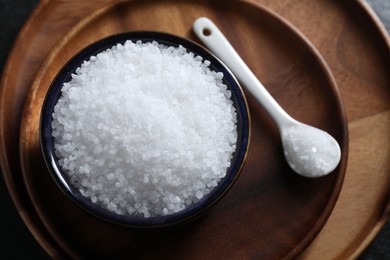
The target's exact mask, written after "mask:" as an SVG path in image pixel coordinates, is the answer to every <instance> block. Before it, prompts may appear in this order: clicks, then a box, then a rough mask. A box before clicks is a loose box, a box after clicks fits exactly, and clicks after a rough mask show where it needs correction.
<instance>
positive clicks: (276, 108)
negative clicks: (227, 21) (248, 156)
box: [193, 17, 295, 129]
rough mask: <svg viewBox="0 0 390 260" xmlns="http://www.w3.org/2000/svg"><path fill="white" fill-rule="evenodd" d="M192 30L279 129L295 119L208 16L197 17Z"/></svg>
mask: <svg viewBox="0 0 390 260" xmlns="http://www.w3.org/2000/svg"><path fill="white" fill-rule="evenodd" d="M193 30H194V32H195V34H196V35H197V36H198V37H199V39H200V40H201V41H202V42H203V43H204V44H205V45H206V46H207V47H208V48H209V49H210V50H211V51H212V52H213V53H214V54H215V55H216V56H217V57H218V58H220V59H221V60H222V61H223V62H224V63H225V64H226V65H227V66H228V68H229V69H230V70H231V71H232V72H233V74H234V75H235V76H236V77H237V79H238V80H239V81H240V82H241V83H242V84H243V85H245V87H246V89H247V90H249V91H250V93H251V94H252V95H253V96H254V97H255V98H256V100H257V101H258V102H260V104H262V105H263V107H264V108H265V110H266V111H267V112H268V114H269V115H270V116H271V117H272V119H273V120H274V121H275V123H276V124H277V125H278V127H279V129H283V127H285V126H288V125H290V123H291V122H293V121H295V120H294V119H293V118H292V117H290V116H289V115H288V114H287V113H286V111H284V110H283V108H282V107H281V106H280V105H279V104H278V103H277V102H276V101H275V99H274V98H273V97H272V96H271V94H269V93H268V91H267V90H266V89H265V87H264V86H263V84H261V82H260V81H259V80H258V79H257V77H256V76H255V75H254V74H253V72H252V71H251V70H250V69H249V67H248V66H247V65H246V64H245V62H244V61H243V60H242V59H241V57H240V56H239V55H238V53H237V52H236V51H235V49H234V48H233V46H232V45H231V44H230V43H229V41H228V40H227V39H226V38H225V36H224V35H223V34H222V32H221V31H220V30H219V29H218V27H217V26H216V25H215V24H214V23H213V22H212V21H211V20H210V19H208V18H206V17H201V18H198V19H197V20H196V21H195V23H194V25H193Z"/></svg>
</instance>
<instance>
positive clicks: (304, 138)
mask: <svg viewBox="0 0 390 260" xmlns="http://www.w3.org/2000/svg"><path fill="white" fill-rule="evenodd" d="M327 135H328V134H327V133H326V132H324V131H322V130H319V129H316V128H313V127H310V126H307V125H297V126H293V127H289V128H287V129H285V130H284V131H283V133H282V140H283V147H284V154H285V156H286V159H287V161H288V163H289V165H290V167H291V168H292V169H293V170H294V171H296V172H298V173H300V174H302V175H303V176H306V177H320V176H323V175H326V174H327V173H329V172H331V171H333V170H334V169H335V167H336V166H337V165H338V162H339V160H340V150H339V149H338V148H337V143H335V142H334V141H333V139H332V138H328V137H327Z"/></svg>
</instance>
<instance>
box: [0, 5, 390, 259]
mask: <svg viewBox="0 0 390 260" xmlns="http://www.w3.org/2000/svg"><path fill="white" fill-rule="evenodd" d="M84 2H86V3H84ZM84 2H82V3H79V2H77V1H63V2H56V1H46V2H45V3H41V4H40V5H39V7H38V8H37V10H36V11H35V12H34V14H33V16H32V17H31V18H30V20H29V22H28V23H27V25H26V26H25V28H24V30H23V31H22V32H21V34H20V36H19V38H18V40H17V42H16V44H15V47H14V51H13V52H12V54H11V55H10V58H9V61H8V64H7V67H6V68H5V72H4V76H3V80H2V89H1V90H2V92H1V101H2V102H1V127H0V130H1V140H2V150H1V151H2V154H1V155H2V156H1V160H2V161H1V163H2V168H3V172H4V177H5V179H6V182H7V185H8V188H9V190H10V193H11V195H12V196H13V199H14V202H15V204H16V206H17V208H18V210H19V211H20V213H21V215H22V217H23V219H24V221H25V222H26V224H27V226H28V227H29V228H30V230H31V231H32V233H33V234H34V235H35V237H36V238H37V240H38V241H39V242H40V243H41V245H42V246H43V247H44V248H45V249H46V251H47V252H48V253H49V255H51V256H53V257H55V256H58V255H63V254H64V253H65V252H64V251H63V249H64V248H71V246H70V245H69V243H72V241H62V242H63V244H61V245H59V244H58V234H53V230H48V229H47V222H46V221H45V220H44V219H43V221H44V222H45V225H43V222H42V216H39V215H38V214H37V211H36V208H34V207H33V204H32V202H31V200H30V198H29V197H28V195H27V193H26V189H25V186H24V181H23V179H22V174H21V171H20V162H19V160H18V152H19V151H18V149H17V148H15V145H13V144H16V143H18V134H17V131H18V128H19V120H20V118H21V108H22V106H23V104H24V103H25V100H26V95H27V92H28V89H29V86H30V84H31V82H32V78H33V76H34V75H35V73H36V71H37V68H38V67H39V65H40V64H41V62H42V60H43V59H44V57H45V55H47V53H48V51H49V50H50V49H51V48H52V46H54V45H55V43H56V41H57V40H58V39H60V38H61V37H62V35H63V34H64V33H66V32H67V31H68V30H69V29H70V28H73V26H74V25H75V23H77V22H78V21H79V20H80V19H81V18H82V17H84V16H86V15H87V14H89V13H90V12H91V11H93V10H96V9H98V8H100V7H101V6H102V5H105V4H109V1H94V2H93V3H88V2H87V1H84ZM169 2H172V1H169ZM169 2H167V3H169ZM256 2H259V3H262V4H264V5H265V6H267V7H269V8H271V9H273V10H275V11H276V12H278V13H279V14H282V15H283V16H284V17H285V18H287V19H288V20H290V21H291V22H293V23H294V24H295V25H296V26H298V27H299V29H300V30H301V31H302V32H303V33H304V34H305V35H306V36H307V37H309V39H310V40H311V41H312V42H313V43H314V45H315V46H316V47H317V48H318V49H319V50H320V52H321V54H322V55H323V56H324V57H325V59H326V60H327V62H328V64H329V65H330V67H331V69H332V71H333V73H334V75H335V76H336V80H337V83H338V85H339V87H340V89H341V93H342V95H343V98H344V100H345V103H346V109H347V113H348V116H349V122H348V123H349V127H350V131H351V147H350V162H349V165H348V169H347V175H346V183H345V185H344V188H343V190H342V193H341V196H340V199H339V202H338V203H337V205H336V208H335V210H334V212H333V213H332V215H331V217H330V219H329V221H328V223H327V224H326V225H325V228H324V229H323V230H322V231H321V233H320V235H319V236H318V237H317V239H316V240H315V241H314V243H312V245H311V246H310V247H309V249H308V250H307V251H306V252H305V253H304V254H303V256H304V257H315V256H317V257H318V256H322V257H326V256H328V257H348V256H351V255H354V254H355V255H356V254H357V253H358V252H360V250H362V248H363V247H364V245H365V244H366V243H367V242H368V241H370V239H371V238H372V236H373V235H374V234H375V232H376V231H377V230H378V228H379V227H380V226H381V225H382V223H383V222H384V220H385V219H386V218H387V216H388V214H389V212H388V211H389V210H388V208H387V210H386V205H387V203H388V198H387V196H388V194H387V192H388V190H389V186H390V183H389V182H390V180H389V176H388V175H387V173H388V170H389V163H388V161H387V158H388V155H389V138H388V134H387V133H388V132H389V125H390V124H389V103H390V102H389V89H388V86H389V82H390V81H389V76H388V75H387V73H386V69H385V68H388V67H389V57H388V56H389V52H388V48H389V47H388V46H389V45H388V40H387V39H386V38H385V37H384V35H385V34H384V33H383V29H382V30H381V29H378V28H379V27H378V25H377V21H376V20H374V19H373V18H372V17H371V16H370V15H368V13H367V11H366V7H364V6H363V5H362V4H361V3H360V2H358V3H355V2H354V3H351V4H350V5H346V4H342V3H338V2H337V1H334V2H331V1H316V2H315V4H314V3H313V2H310V1H308V0H307V1H302V2H299V3H298V2H296V1H278V2H277V3H275V2H276V1H256ZM143 3H145V4H147V1H146V2H143ZM186 3H187V2H186ZM217 7H218V6H216V8H217ZM362 7H363V8H362ZM255 10H257V9H255ZM118 11H121V10H118ZM175 11H176V12H177V10H176V9H175V8H172V9H170V12H173V13H175ZM70 13H71V14H72V15H69V14H70ZM148 15H149V16H151V17H153V16H154V15H156V13H153V14H151V13H148V14H145V17H148ZM223 17H224V16H221V17H220V18H221V19H224V18H223ZM325 22H326V23H325ZM340 24H341V25H342V26H340ZM103 26H104V25H103ZM119 26H123V25H119ZM318 28H320V29H321V33H319V32H318V31H317V29H318ZM73 30H77V28H76V29H73ZM30 50H34V51H30ZM361 50H365V52H362V51H361ZM356 53H360V54H361V55H359V56H357V55H355V54H356ZM69 54H70V53H69ZM11 72H12V73H11ZM270 75H272V74H270ZM36 80H39V79H36ZM356 83H359V84H356ZM274 94H275V93H274ZM5 101H7V102H5ZM284 102H287V105H288V100H286V101H284ZM285 105H286V104H285ZM15 112H16V114H15ZM367 126H372V127H374V129H375V131H371V129H370V128H367ZM366 129H368V130H366ZM369 142H370V143H371V144H370V145H371V146H370V149H365V148H366V146H367V143H369ZM378 150H379V151H380V152H379V153H376V151H378ZM373 154H375V156H373ZM364 158H369V159H371V160H370V161H367V160H365V159H364ZM371 171H372V172H375V175H370V176H369V178H368V176H367V175H366V174H367V173H370V172H371ZM36 174H39V173H36ZM26 179H27V178H26ZM30 188H31V187H30ZM43 188H47V187H43ZM36 189H38V188H36ZM49 189H50V188H49ZM53 192H56V190H53ZM34 203H35V204H36V201H34ZM65 206H66V205H65ZM38 212H39V210H38ZM65 213H66V214H69V212H65ZM77 214H78V213H76V214H75V215H77ZM352 216H353V217H354V218H353V221H352V222H351V221H350V219H352ZM350 223H353V225H349V224H350ZM200 224H203V223H200ZM48 231H50V233H49V232H48ZM367 235H368V238H366V237H367ZM54 238H56V240H55V239H54ZM335 238H337V239H335ZM245 242H247V241H244V240H243V241H242V243H243V244H245ZM236 246H237V245H236ZM302 248H303V247H302V246H301V247H296V250H295V251H292V254H290V256H291V255H294V254H296V253H297V252H299V250H301V249H302ZM80 250H82V248H75V250H74V251H75V252H71V253H75V254H77V252H79V251H80ZM68 253H69V252H68Z"/></svg>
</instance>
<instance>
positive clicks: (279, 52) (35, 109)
mask: <svg viewBox="0 0 390 260" xmlns="http://www.w3.org/2000/svg"><path fill="white" fill-rule="evenodd" d="M216 3H217V2H206V1H203V2H199V1H198V2H197V4H188V3H186V2H183V1H171V2H163V1H157V0H156V1H142V2H141V1H138V2H137V1H135V2H122V3H119V4H113V5H108V6H107V7H104V8H102V9H100V10H98V11H96V12H95V13H93V14H91V15H89V16H88V17H87V18H86V19H84V20H82V21H81V22H80V23H79V24H77V25H76V26H75V27H74V28H73V29H72V30H71V31H70V32H69V33H68V34H66V35H65V36H64V38H63V39H62V40H61V41H60V42H58V43H57V44H56V47H55V49H54V50H53V51H52V52H51V53H50V54H49V56H48V58H47V59H46V61H45V62H44V64H43V66H42V67H41V69H40V71H39V72H38V74H37V77H36V80H35V81H34V82H33V85H32V87H31V90H30V92H29V96H28V98H27V101H26V105H25V111H24V116H23V117H22V125H21V146H20V154H21V165H22V170H23V176H24V180H25V183H26V186H27V191H28V193H29V195H30V198H31V200H32V203H33V204H34V207H35V209H36V211H37V213H38V215H39V216H40V218H41V220H42V221H43V223H44V225H45V227H46V228H47V230H48V231H49V232H50V234H51V235H52V236H53V238H54V239H55V240H56V242H57V243H58V244H59V245H61V246H62V247H63V249H64V251H66V253H67V254H68V255H70V256H71V257H72V258H76V257H92V258H96V257H99V256H103V257H109V256H111V257H114V258H117V257H122V256H126V258H144V259H150V258H153V259H168V258H170V259H172V258H176V259H183V258H186V259H189V258H191V259H201V258H202V257H205V256H206V257H212V258H218V259H227V258H229V257H232V256H234V257H235V258H237V259H245V258H248V257H249V258H252V257H256V258H260V259H273V258H276V259H278V258H283V257H288V258H290V257H295V256H296V254H297V253H299V252H301V251H302V249H303V248H305V247H306V246H307V245H308V243H309V242H310V241H311V240H312V239H313V238H314V236H315V235H316V234H317V233H318V232H319V230H320V229H321V228H322V226H323V224H324V223H325V221H326V219H327V217H328V216H329V214H330V213H331V210H332V209H333V206H334V204H335V202H336V199H337V197H338V194H339V191H340V189H341V184H342V180H343V178H344V173H345V167H346V159H347V158H346V157H347V150H348V149H347V122H346V120H345V114H344V110H343V107H342V104H341V100H340V98H339V93H338V90H337V88H336V85H335V83H334V79H333V77H332V76H331V75H330V71H329V70H328V68H327V67H326V65H325V63H324V62H323V60H322V59H321V58H320V56H319V55H318V53H317V52H316V50H315V49H313V48H312V45H310V43H308V42H307V41H306V40H305V39H304V38H302V36H301V35H300V34H299V33H298V32H297V31H295V29H293V28H291V27H289V26H288V25H287V24H285V23H284V22H283V21H282V20H281V19H280V18H278V17H277V16H275V15H273V14H272V13H270V12H269V11H267V10H266V9H262V8H261V7H260V6H259V5H254V4H251V3H245V2H241V3H239V4H238V2H231V3H225V4H224V5H223V6H217V5H216ZM172 10H177V12H172ZM182 13H186V14H187V15H186V16H185V18H183V17H182V16H181V14H182ZM168 14H170V19H169V20H168V21H166V20H165V19H164V16H165V15H168ZM148 15H151V16H148ZM201 16H207V17H210V18H211V19H212V20H214V21H215V22H216V23H217V24H218V25H219V26H220V28H221V30H223V31H225V32H226V33H227V36H228V37H229V36H230V38H232V42H233V44H235V45H236V46H237V49H238V51H239V52H241V53H242V55H243V58H244V59H246V60H248V63H250V65H251V67H252V68H253V70H254V71H255V73H256V72H257V73H258V74H260V75H262V79H263V82H264V83H265V85H266V86H269V89H270V91H271V94H273V95H274V96H275V98H276V99H277V100H278V101H279V102H280V103H281V105H282V106H283V107H285V108H286V109H287V111H290V112H291V113H292V114H293V115H294V116H295V117H296V118H299V119H300V120H302V121H304V122H307V123H310V124H312V125H316V126H318V127H321V128H322V129H325V130H326V131H328V132H330V133H331V134H332V135H333V136H335V137H336V139H337V140H338V141H339V143H340V145H341V147H342V151H343V155H342V162H341V163H340V166H339V167H338V168H337V169H336V171H335V172H334V173H333V174H332V175H329V176H327V177H325V178H319V179H307V178H302V177H300V176H298V175H296V174H294V173H293V172H292V170H291V169H290V168H289V167H288V166H287V163H286V162H285V160H284V158H283V152H282V148H281V144H280V138H279V136H278V133H277V131H276V129H275V127H274V126H273V125H272V124H270V122H269V119H267V118H266V117H265V115H264V112H263V111H262V109H261V107H260V106H259V105H258V104H257V103H256V102H255V101H254V100H253V99H251V97H250V96H249V95H247V96H248V99H249V100H248V101H249V106H250V108H251V121H252V131H251V147H250V149H249V153H248V157H247V162H246V164H245V166H244V168H243V173H242V175H241V176H240V178H239V180H238V181H237V183H236V184H235V185H234V188H233V189H232V190H231V192H229V194H228V195H227V196H226V197H225V198H224V199H223V200H222V201H221V202H220V203H218V205H217V206H216V207H215V208H213V210H212V211H211V212H209V213H208V214H207V215H206V216H205V217H203V218H202V219H200V220H199V221H198V222H197V223H193V224H191V225H187V226H185V227H180V228H178V229H164V230H157V231H148V232H143V231H141V232H140V231H139V230H132V229H124V228H120V227H117V226H114V225H112V224H109V223H105V222H102V221H99V220H97V219H96V218H95V217H93V216H90V215H88V214H86V213H84V212H82V211H81V210H79V209H78V208H77V207H76V205H73V204H71V203H69V201H68V199H67V198H66V197H65V196H64V195H63V194H61V193H60V192H59V190H58V189H57V187H56V185H55V183H54V182H53V180H52V178H51V177H50V175H49V174H48V173H47V170H46V167H45V165H44V162H43V159H42V155H41V151H40V146H39V138H38V137H39V132H38V131H39V116H40V111H41V107H42V103H43V99H44V96H45V93H46V91H47V89H48V87H49V86H50V83H51V82H52V80H53V79H54V77H55V75H56V74H57V72H58V71H59V70H60V68H61V67H62V66H63V65H64V63H65V62H66V61H67V60H69V59H70V57H71V56H72V55H74V54H75V53H76V52H78V51H79V50H81V49H82V48H84V47H85V46H87V45H88V44H90V43H91V42H94V41H96V40H98V39H101V38H104V37H106V36H108V35H112V34H115V33H121V32H126V31H138V30H153V31H164V32H169V33H173V34H175V35H179V36H182V37H185V38H190V39H192V40H196V37H195V36H194V35H193V33H192V31H191V26H192V23H193V22H194V21H195V20H196V18H197V17H201ZM145 17H148V19H145ZM232 20H233V21H235V24H234V26H232V25H231V21H232ZM162 21H165V22H164V23H162ZM236 31H239V32H237V33H236ZM254 226H255V227H256V228H253V227H254ZM75 227H77V228H75ZM92 232H93V233H94V236H92V237H91V236H90V235H89V234H91V233H92ZM113 240H114V241H115V242H114V243H112V241H113ZM242 241H245V243H243V242H242ZM146 244H148V245H150V246H152V247H153V249H154V250H150V246H146ZM226 245H229V246H226ZM177 248H179V251H180V252H179V253H177V252H176V250H177Z"/></svg>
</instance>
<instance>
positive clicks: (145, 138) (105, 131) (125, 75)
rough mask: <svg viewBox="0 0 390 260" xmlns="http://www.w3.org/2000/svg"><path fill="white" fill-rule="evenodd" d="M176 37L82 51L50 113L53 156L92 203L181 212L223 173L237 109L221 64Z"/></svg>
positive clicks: (127, 210)
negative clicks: (176, 43)
mask: <svg viewBox="0 0 390 260" xmlns="http://www.w3.org/2000/svg"><path fill="white" fill-rule="evenodd" d="M209 64H210V62H209V61H203V60H202V58H200V57H195V56H194V54H192V53H189V52H187V51H186V49H185V48H183V47H181V46H180V47H178V48H174V47H166V46H163V45H159V44H158V43H156V42H153V43H141V42H137V43H133V42H131V41H127V42H126V43H124V44H123V45H117V46H114V47H112V48H111V49H107V50H106V51H103V52H101V53H99V54H98V55H96V56H93V57H91V58H90V60H89V61H85V62H84V63H83V64H82V65H81V66H80V67H79V68H78V69H77V70H76V73H75V74H74V75H72V79H71V81H70V82H68V83H65V84H64V85H63V87H62V96H61V98H60V99H59V101H58V103H57V105H56V106H55V109H54V113H53V121H52V128H53V133H52V135H53V137H54V141H55V149H56V155H57V156H58V158H59V164H60V166H61V167H62V169H63V170H64V172H65V173H66V174H68V175H69V176H70V180H71V182H72V183H73V184H74V185H75V187H77V189H79V190H80V192H81V193H82V194H83V195H84V196H86V197H88V198H89V199H90V200H91V201H92V202H93V203H96V204H98V205H100V206H101V207H103V208H106V209H108V210H110V211H112V212H115V213H117V214H120V215H126V214H128V215H142V216H144V217H145V218H147V217H151V216H159V215H170V214H173V213H175V212H179V211H181V210H183V209H185V208H186V207H188V206H189V205H191V204H193V203H195V202H197V201H198V200H200V199H201V198H203V197H204V196H205V195H207V194H208V193H209V192H210V191H211V190H212V189H213V187H215V186H217V185H218V182H219V181H220V180H221V178H223V177H224V176H225V175H226V171H227V168H228V167H229V166H230V161H231V158H232V154H233V152H234V150H235V148H236V141H237V130H236V122H237V118H236V117H237V115H236V112H235V108H234V107H233V102H232V101H231V99H230V96H231V93H230V91H229V90H227V88H226V86H225V85H224V84H223V82H222V78H223V74H222V73H216V72H213V71H211V70H210V69H209V68H208V65H209Z"/></svg>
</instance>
